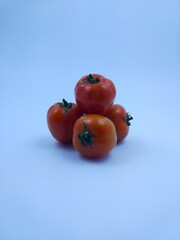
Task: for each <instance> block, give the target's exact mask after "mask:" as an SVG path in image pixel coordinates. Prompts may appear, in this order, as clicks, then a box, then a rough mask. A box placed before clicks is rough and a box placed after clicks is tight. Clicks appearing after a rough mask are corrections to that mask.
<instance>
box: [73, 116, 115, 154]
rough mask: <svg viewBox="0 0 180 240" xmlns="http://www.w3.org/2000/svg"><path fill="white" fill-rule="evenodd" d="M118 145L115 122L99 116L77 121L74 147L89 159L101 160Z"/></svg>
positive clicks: (74, 131) (84, 117) (83, 117)
mask: <svg viewBox="0 0 180 240" xmlns="http://www.w3.org/2000/svg"><path fill="white" fill-rule="evenodd" d="M116 143H117V136H116V129H115V126H114V124H113V122H112V121H111V120H110V119H108V118H107V117H105V116H103V115H99V114H87V115H83V116H81V117H80V118H79V119H78V120H76V122H75V124H74V130H73V146H74V148H75V149H76V150H77V151H78V152H79V153H81V154H82V155H84V156H86V157H88V158H100V157H103V156H105V155H106V154H108V153H109V152H110V151H111V150H112V149H113V147H114V146H115V145H116Z"/></svg>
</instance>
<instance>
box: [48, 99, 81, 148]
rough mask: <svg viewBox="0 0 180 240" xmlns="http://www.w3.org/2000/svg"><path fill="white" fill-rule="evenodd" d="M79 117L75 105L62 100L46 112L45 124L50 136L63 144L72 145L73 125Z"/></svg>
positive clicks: (79, 113) (78, 111) (79, 112)
mask: <svg viewBox="0 0 180 240" xmlns="http://www.w3.org/2000/svg"><path fill="white" fill-rule="evenodd" d="M81 115H82V114H81V111H80V110H79V108H78V107H77V105H76V104H75V103H68V102H67V101H66V100H64V99H63V101H62V102H61V103H55V104H54V105H52V106H51V107H50V108H49V110H48V112H47V124H48V128H49V130H50V132H51V134H52V136H53V137H54V138H55V139H56V140H57V141H59V142H61V143H63V144H66V143H72V135H73V125H74V122H75V121H76V120H77V119H78V118H79V117H80V116H81Z"/></svg>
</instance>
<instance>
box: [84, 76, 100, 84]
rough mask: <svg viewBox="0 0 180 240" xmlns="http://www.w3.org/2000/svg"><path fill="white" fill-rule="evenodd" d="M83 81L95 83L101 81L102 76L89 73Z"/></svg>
mask: <svg viewBox="0 0 180 240" xmlns="http://www.w3.org/2000/svg"><path fill="white" fill-rule="evenodd" d="M82 82H83V83H85V82H87V83H91V84H95V83H98V82H100V78H97V77H93V75H92V74H89V75H88V76H87V77H86V78H85V79H83V80H82Z"/></svg>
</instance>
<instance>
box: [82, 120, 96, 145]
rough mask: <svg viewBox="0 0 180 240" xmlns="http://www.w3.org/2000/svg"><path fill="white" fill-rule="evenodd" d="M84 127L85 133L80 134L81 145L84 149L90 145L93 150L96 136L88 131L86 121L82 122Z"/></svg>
mask: <svg viewBox="0 0 180 240" xmlns="http://www.w3.org/2000/svg"><path fill="white" fill-rule="evenodd" d="M82 125H83V127H84V131H83V132H81V133H79V134H78V138H79V140H80V141H81V145H82V146H83V147H85V146H88V145H90V147H91V148H92V144H93V142H94V136H93V135H92V134H91V133H90V132H89V131H88V129H87V126H86V124H85V123H84V120H82Z"/></svg>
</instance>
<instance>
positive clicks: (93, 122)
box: [47, 74, 133, 158]
mask: <svg viewBox="0 0 180 240" xmlns="http://www.w3.org/2000/svg"><path fill="white" fill-rule="evenodd" d="M74 94H75V100H76V103H69V102H67V101H66V100H65V99H63V100H62V102H58V103H55V104H54V105H52V106H51V107H50V108H49V109H48V112H47V124H48V128H49V130H50V132H51V134H52V136H53V137H54V138H55V139H56V140H57V141H59V142H60V143H62V144H73V146H74V148H75V149H76V150H77V151H78V152H79V153H81V154H82V155H84V156H86V157H89V158H99V157H102V156H104V155H106V154H108V153H109V152H110V151H111V150H112V149H113V148H114V147H115V146H116V144H117V143H118V142H120V141H122V140H124V139H125V137H126V136H127V135H128V132H129V126H130V120H132V119H133V118H132V117H131V115H130V114H129V113H127V112H126V110H125V108H124V107H123V106H121V105H119V104H114V99H115V97H116V88H115V85H114V83H113V82H112V81H111V80H110V79H108V78H106V77H104V76H102V75H99V74H89V75H86V76H83V77H82V78H81V79H80V80H79V81H78V82H77V83H76V86H75V89H74Z"/></svg>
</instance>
